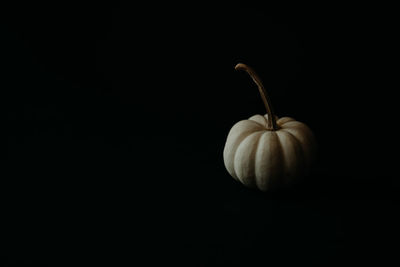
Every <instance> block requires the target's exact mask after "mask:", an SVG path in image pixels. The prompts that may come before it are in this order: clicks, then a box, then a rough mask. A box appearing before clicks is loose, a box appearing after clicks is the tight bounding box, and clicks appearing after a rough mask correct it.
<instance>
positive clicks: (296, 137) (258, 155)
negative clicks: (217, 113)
mask: <svg viewBox="0 0 400 267" xmlns="http://www.w3.org/2000/svg"><path fill="white" fill-rule="evenodd" d="M235 69H237V70H245V71H247V72H248V73H249V74H250V76H251V77H252V78H253V80H254V82H255V83H256V84H257V85H258V88H259V91H260V93H261V97H262V99H263V101H264V104H265V106H266V109H267V114H266V115H264V116H262V115H254V116H252V117H250V118H249V119H248V120H242V121H239V122H238V123H236V124H235V125H234V126H233V127H232V129H231V130H230V132H229V134H228V137H227V140H226V144H225V148H224V163H225V167H226V169H227V171H228V172H229V174H230V175H231V176H232V177H233V178H235V179H236V180H238V181H240V182H241V183H243V184H244V185H246V186H249V187H255V188H258V189H260V190H262V191H267V190H269V189H274V188H277V187H282V186H290V185H292V184H294V183H295V182H297V181H299V178H300V177H303V176H304V175H306V174H307V173H308V171H309V170H310V167H311V165H312V163H313V161H314V158H315V150H316V142H315V138H314V135H313V133H312V131H311V130H310V129H309V127H308V126H307V125H305V124H304V123H301V122H298V121H296V120H294V119H293V118H290V117H282V118H280V119H278V117H276V116H275V115H274V113H273V110H272V106H271V104H270V101H269V98H268V95H267V94H266V91H265V89H264V87H263V85H262V82H261V80H260V78H259V77H258V76H257V74H256V73H255V72H254V71H253V70H252V69H251V68H250V67H248V66H247V65H244V64H241V63H239V64H237V65H236V67H235Z"/></svg>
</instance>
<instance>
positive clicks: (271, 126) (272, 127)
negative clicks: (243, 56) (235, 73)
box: [235, 63, 278, 131]
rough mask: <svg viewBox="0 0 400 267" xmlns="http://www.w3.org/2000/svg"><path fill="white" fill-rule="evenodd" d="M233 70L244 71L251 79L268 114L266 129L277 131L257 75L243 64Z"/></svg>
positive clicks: (272, 113) (273, 116) (271, 111)
mask: <svg viewBox="0 0 400 267" xmlns="http://www.w3.org/2000/svg"><path fill="white" fill-rule="evenodd" d="M235 70H244V71H246V72H247V73H248V74H249V75H250V77H251V78H252V79H253V81H254V82H255V84H257V86H258V90H259V91H260V95H261V98H262V100H263V102H264V105H265V108H266V110H267V114H268V120H267V129H268V130H273V131H275V130H277V129H278V126H277V125H276V119H275V114H274V111H273V109H272V105H271V100H270V99H269V97H268V94H267V91H266V90H265V88H264V85H263V84H262V82H261V79H260V77H259V76H258V75H257V73H256V72H255V71H254V70H253V69H252V68H250V67H249V66H247V65H246V64H243V63H239V64H237V65H236V66H235Z"/></svg>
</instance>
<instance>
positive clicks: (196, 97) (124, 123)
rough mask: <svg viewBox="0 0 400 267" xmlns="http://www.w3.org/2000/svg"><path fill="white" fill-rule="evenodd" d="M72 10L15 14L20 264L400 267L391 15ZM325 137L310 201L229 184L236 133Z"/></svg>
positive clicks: (256, 8)
mask: <svg viewBox="0 0 400 267" xmlns="http://www.w3.org/2000/svg"><path fill="white" fill-rule="evenodd" d="M133 2H134V1H132V3H127V2H121V1H120V2H117V1H112V2H111V1H110V2H108V3H106V2H93V3H92V2H87V1H86V2H84V1H57V3H44V2H40V3H36V2H35V3H18V4H15V5H12V6H7V7H4V8H2V20H3V21H2V24H1V33H2V47H1V51H2V53H1V68H2V69H1V77H2V78H1V101H2V102H1V106H2V108H3V109H4V111H3V112H2V116H4V117H5V118H4V119H3V120H2V126H3V127H2V132H3V133H4V132H5V137H3V140H5V146H4V147H5V148H4V149H3V151H5V155H4V156H3V158H2V166H3V168H2V176H1V189H2V192H3V193H2V196H3V200H2V211H1V216H2V220H1V221H2V222H3V223H4V222H5V224H3V226H2V228H1V229H2V231H1V236H2V237H1V240H2V245H3V246H4V248H3V249H2V253H4V254H3V255H4V256H2V257H1V260H2V264H3V265H5V266H31V265H33V266H71V265H73V266H75V265H82V266H88V265H97V264H103V263H105V264H108V265H110V264H111V265H113V264H126V265H128V264H129V265H135V264H136V265H141V264H142V263H141V262H142V261H143V260H144V261H145V262H146V264H145V265H150V264H152V263H154V264H158V265H160V264H163V265H164V264H184V265H185V266H210V265H241V266H252V265H259V266H267V265H270V266H298V265H301V266H302V265H305V266H312V265H321V264H323V265H325V266H326V265H330V266H339V265H340V266H341V265H342V264H343V263H345V262H350V263H353V264H357V263H371V262H372V263H375V264H383V265H380V266H385V265H386V264H388V263H392V262H393V261H395V260H396V257H395V254H396V251H397V250H398V245H397V244H396V243H397V242H396V240H398V230H397V228H398V227H397V224H398V220H397V218H396V214H397V212H398V204H397V202H396V199H397V194H398V192H399V183H398V182H397V181H396V180H395V174H394V167H393V166H394V164H395V159H396V156H392V154H394V155H396V153H395V152H396V147H395V142H394V140H395V139H394V137H395V135H396V128H395V127H396V123H395V119H393V118H392V117H390V115H391V114H394V110H395V108H396V106H395V105H394V103H393V102H394V101H393V98H392V97H391V96H390V94H391V91H392V90H394V88H395V87H394V86H393V85H391V83H390V77H392V75H393V74H394V69H393V68H392V67H391V65H392V64H393V61H394V59H393V54H392V52H391V44H392V39H393V38H392V36H393V35H394V33H395V31H394V30H393V29H392V28H391V25H393V20H392V18H393V17H392V16H391V14H390V12H389V10H391V8H390V7H377V6H366V5H363V6H358V5H354V6H350V5H343V6H331V5H309V6H306V5H292V4H287V5H286V6H283V7H282V6H281V7H276V6H272V5H260V4H257V3H252V2H248V1H246V2H231V3H230V4H229V5H225V6H216V5H215V4H214V5H211V4H210V5H206V4H205V3H202V4H201V3H191V4H186V5H178V4H176V5H175V4H170V3H169V4H163V5H159V4H156V3H151V4H146V5H144V4H140V5H139V4H133ZM238 62H242V63H246V64H248V65H250V66H252V67H253V68H254V69H256V70H257V72H258V73H259V75H260V76H261V77H262V79H263V81H264V84H265V87H266V88H267V90H268V92H269V94H270V96H271V99H272V102H273V105H274V109H275V111H276V113H277V115H278V116H291V117H294V118H296V119H297V120H299V121H302V122H305V123H306V124H308V125H309V126H310V128H311V129H312V130H313V131H314V133H315V135H316V137H317V140H318V144H319V157H318V162H317V164H316V166H315V168H314V170H313V173H312V175H311V176H310V177H308V179H307V180H306V181H305V182H304V183H303V184H301V185H299V186H297V187H296V188H292V189H288V190H281V191H277V192H268V193H260V192H257V191H255V190H251V189H247V188H245V187H243V186H242V185H240V184H239V183H237V182H235V181H234V180H233V179H232V178H230V176H229V174H228V173H227V172H226V170H225V168H224V165H223V159H222V151H223V147H224V142H225V138H226V136H227V134H228V132H229V129H230V127H232V125H233V124H234V123H236V122H237V121H239V120H242V119H246V118H248V117H250V116H252V115H254V114H257V113H259V114H263V113H265V111H264V107H263V104H262V101H261V99H260V97H259V95H258V92H257V89H256V87H255V85H254V84H252V82H251V80H250V79H249V77H248V76H247V74H245V73H238V72H235V71H234V69H233V67H234V66H235V64H236V63H238Z"/></svg>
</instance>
